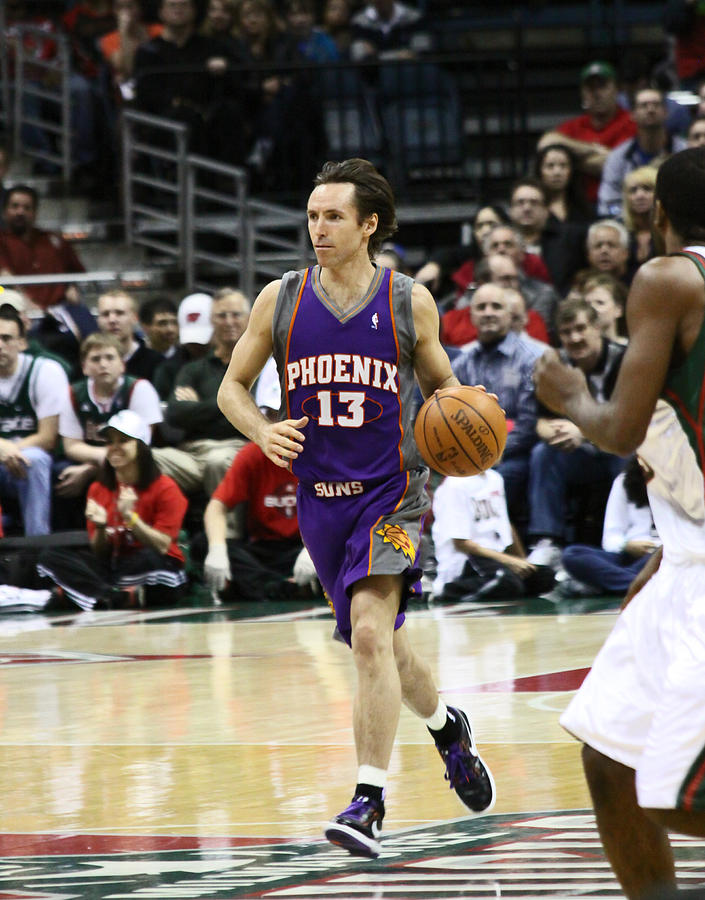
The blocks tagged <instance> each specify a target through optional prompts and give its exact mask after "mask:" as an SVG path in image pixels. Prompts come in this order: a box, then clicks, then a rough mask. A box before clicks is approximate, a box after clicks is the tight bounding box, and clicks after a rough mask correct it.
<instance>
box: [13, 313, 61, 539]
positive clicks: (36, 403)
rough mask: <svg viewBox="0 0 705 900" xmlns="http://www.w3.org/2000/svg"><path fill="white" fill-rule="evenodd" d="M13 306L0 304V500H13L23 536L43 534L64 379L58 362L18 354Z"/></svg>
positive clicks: (19, 330) (19, 332) (21, 335)
mask: <svg viewBox="0 0 705 900" xmlns="http://www.w3.org/2000/svg"><path fill="white" fill-rule="evenodd" d="M24 339H25V329H24V324H23V322H22V319H21V318H20V316H19V314H18V313H17V310H16V309H15V308H14V307H13V306H11V305H10V304H9V303H5V304H2V305H0V398H1V399H0V461H1V462H0V499H2V500H3V502H4V500H5V498H7V497H13V498H17V499H18V501H19V507H20V512H21V515H22V521H23V524H24V533H25V535H27V536H30V535H39V534H49V532H50V520H51V468H52V456H51V454H52V451H53V450H54V446H55V444H56V436H57V431H58V422H59V415H58V411H59V409H60V407H61V404H62V402H63V398H64V397H65V395H66V393H67V392H68V380H67V378H66V374H65V372H64V370H63V369H62V368H61V366H60V365H59V364H58V363H56V362H54V361H53V360H51V359H41V358H39V357H34V356H30V355H29V354H27V353H23V352H22V347H23V346H24Z"/></svg>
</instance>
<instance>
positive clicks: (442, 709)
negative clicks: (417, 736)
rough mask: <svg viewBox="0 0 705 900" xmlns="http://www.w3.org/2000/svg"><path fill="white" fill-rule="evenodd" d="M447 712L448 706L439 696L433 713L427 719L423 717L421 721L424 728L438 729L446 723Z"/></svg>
mask: <svg viewBox="0 0 705 900" xmlns="http://www.w3.org/2000/svg"><path fill="white" fill-rule="evenodd" d="M447 713H448V707H447V706H446V705H445V703H444V702H443V700H441V698H440V697H439V698H438V706H437V707H436V711H435V713H434V714H433V715H432V716H431V717H430V718H429V719H424V720H423V723H424V725H425V726H426V728H430V729H431V730H432V731H440V730H441V728H443V726H444V725H445V723H446V718H447Z"/></svg>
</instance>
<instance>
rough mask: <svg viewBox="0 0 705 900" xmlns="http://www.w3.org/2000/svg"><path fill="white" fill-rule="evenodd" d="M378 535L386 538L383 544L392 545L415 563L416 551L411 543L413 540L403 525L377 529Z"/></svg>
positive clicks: (385, 526)
mask: <svg viewBox="0 0 705 900" xmlns="http://www.w3.org/2000/svg"><path fill="white" fill-rule="evenodd" d="M377 534H379V535H381V537H383V538H384V541H383V543H385V544H387V543H389V544H391V545H392V547H394V549H395V550H401V552H402V553H403V554H404V556H407V557H408V558H409V559H410V560H411V562H413V561H414V556H415V555H416V551H415V549H414V545H413V544H412V543H411V538H410V537H409V535H408V534H407V532H406V531H405V530H404V529H403V528H402V527H401V525H383V526H382V527H381V528H378V529H377Z"/></svg>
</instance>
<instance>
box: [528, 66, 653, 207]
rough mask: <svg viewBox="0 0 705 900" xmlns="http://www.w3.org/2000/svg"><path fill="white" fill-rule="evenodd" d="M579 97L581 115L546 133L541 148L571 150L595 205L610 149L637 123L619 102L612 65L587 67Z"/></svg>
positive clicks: (581, 75) (586, 191)
mask: <svg viewBox="0 0 705 900" xmlns="http://www.w3.org/2000/svg"><path fill="white" fill-rule="evenodd" d="M580 94H581V98H582V107H583V110H584V112H583V113H582V115H579V116H576V117H575V118H573V119H568V120H566V121H565V122H562V123H561V124H560V125H558V127H557V128H556V129H555V130H553V131H548V132H546V134H544V135H543V137H542V138H541V140H540V141H539V145H538V149H539V150H542V149H543V148H544V147H545V146H547V145H548V144H565V146H567V147H568V148H569V149H570V150H572V151H573V153H574V154H575V157H576V159H577V161H578V169H579V170H580V171H581V172H582V173H583V175H584V176H585V196H586V197H587V199H588V201H589V202H590V203H594V202H595V201H596V200H597V189H598V187H599V184H600V177H601V175H602V167H603V166H604V164H605V160H606V159H607V154H608V152H609V150H611V149H613V148H614V147H617V146H618V145H619V144H621V143H622V142H623V141H626V140H628V139H629V138H632V137H634V135H635V134H636V123H635V122H634V120H633V119H632V117H631V116H630V115H629V113H628V112H627V110H626V109H623V108H622V107H621V106H620V105H619V104H618V102H617V80H616V73H615V70H614V68H613V67H612V66H611V65H610V64H609V63H607V62H602V61H599V60H598V61H595V62H592V63H589V64H588V65H587V66H585V68H584V69H583V70H582V71H581V73H580Z"/></svg>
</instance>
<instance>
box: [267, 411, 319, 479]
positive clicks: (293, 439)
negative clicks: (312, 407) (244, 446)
mask: <svg viewBox="0 0 705 900" xmlns="http://www.w3.org/2000/svg"><path fill="white" fill-rule="evenodd" d="M306 425H308V416H303V417H302V418H300V419H284V421H283V422H271V423H269V424H268V425H267V426H266V428H265V430H264V433H263V438H262V440H261V441H260V442H259V445H260V447H261V448H262V452H263V453H264V455H265V456H266V457H267V459H271V460H272V462H273V463H274V464H275V465H277V466H279V467H280V468H282V469H287V468H288V467H289V462H290V461H291V460H292V459H296V457H297V456H298V455H299V453H301V451H302V450H303V449H304V446H303V444H304V441H305V440H306V435H305V434H304V433H303V432H302V431H301V430H300V429H302V428H305V427H306Z"/></svg>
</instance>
